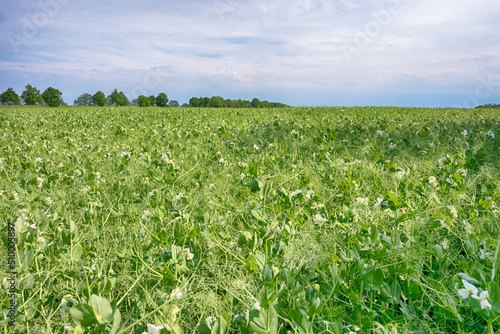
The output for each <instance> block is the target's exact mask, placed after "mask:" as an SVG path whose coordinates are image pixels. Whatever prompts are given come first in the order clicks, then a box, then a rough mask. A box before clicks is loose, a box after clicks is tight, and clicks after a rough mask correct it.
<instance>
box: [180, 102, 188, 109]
mask: <svg viewBox="0 0 500 334" xmlns="http://www.w3.org/2000/svg"><path fill="white" fill-rule="evenodd" d="M187 107H189V104H187V103H183V104H182V105H181V108H187Z"/></svg>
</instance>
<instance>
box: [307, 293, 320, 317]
mask: <svg viewBox="0 0 500 334" xmlns="http://www.w3.org/2000/svg"><path fill="white" fill-rule="evenodd" d="M320 305H321V299H319V298H317V297H316V298H315V299H314V300H313V302H312V304H311V307H309V311H307V315H308V316H309V317H314V316H315V315H316V314H317V312H318V309H319V306H320Z"/></svg>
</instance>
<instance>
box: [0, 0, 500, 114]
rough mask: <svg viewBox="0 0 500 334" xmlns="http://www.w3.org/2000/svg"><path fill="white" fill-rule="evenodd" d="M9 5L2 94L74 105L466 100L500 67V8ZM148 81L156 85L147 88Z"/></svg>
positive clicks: (395, 3) (398, 3)
mask: <svg viewBox="0 0 500 334" xmlns="http://www.w3.org/2000/svg"><path fill="white" fill-rule="evenodd" d="M6 2H8V6H7V7H6V11H5V12H3V13H2V15H1V16H0V29H2V31H3V32H5V33H4V34H2V35H1V36H0V43H2V45H3V49H2V53H1V54H0V74H2V77H1V78H0V83H1V86H2V87H3V86H5V88H6V87H7V86H9V87H10V86H11V85H13V82H15V83H17V84H18V85H22V87H24V85H25V84H27V83H31V84H37V82H40V84H42V83H43V84H47V83H48V82H50V80H53V81H52V83H51V85H53V86H57V85H58V83H59V82H61V83H62V82H64V83H67V82H73V84H70V85H67V84H66V85H65V89H63V93H65V95H66V94H68V95H70V98H69V99H67V100H71V101H72V100H73V99H74V98H76V96H78V95H79V94H81V93H83V92H79V91H78V89H81V88H82V87H95V88H94V89H95V90H98V89H101V88H100V85H105V86H106V87H108V86H109V87H113V85H115V86H116V87H118V86H120V87H123V88H122V89H124V91H126V92H130V93H127V94H132V92H134V91H139V90H141V89H142V90H146V91H147V92H150V93H151V94H153V93H157V92H158V91H160V90H163V89H165V90H166V89H169V90H171V91H173V92H175V93H176V94H179V95H180V96H186V97H189V96H190V95H191V94H192V95H196V94H201V95H209V94H211V93H212V92H214V91H217V92H219V94H218V95H224V96H225V97H236V98H237V97H239V96H229V94H247V93H248V92H251V93H252V94H256V95H263V96H267V95H268V92H274V93H276V94H277V95H279V97H280V98H282V99H283V102H287V101H295V102H294V103H297V96H299V95H300V97H301V100H300V101H299V102H298V103H299V104H311V105H314V104H316V103H315V100H314V99H316V100H322V101H328V99H329V97H331V96H333V95H335V94H340V95H343V96H347V94H350V93H353V94H350V96H352V104H356V99H359V100H366V99H367V97H369V96H372V97H373V93H374V92H376V93H377V94H380V96H387V97H388V98H387V100H388V101H395V100H396V101H397V100H398V98H392V97H391V98H389V97H390V96H391V95H394V94H396V95H397V94H400V95H401V94H406V95H408V94H412V92H415V91H434V92H439V91H441V92H443V94H448V93H449V92H456V93H457V94H463V89H464V88H463V87H466V86H467V84H470V86H471V87H474V85H475V84H476V83H477V80H479V78H480V77H481V76H484V75H486V74H488V73H491V72H492V71H494V70H498V65H499V60H498V57H497V55H498V54H499V51H500V43H499V42H500V36H499V35H498V33H497V31H499V28H500V23H499V21H498V19H497V18H498V17H499V16H500V4H496V3H492V2H491V1H488V0H478V1H476V2H470V1H464V0H458V1H451V0H443V1H440V2H435V1H430V0H421V1H411V0H407V1H404V0H391V1H385V0H377V1H372V2H370V3H369V4H366V3H364V2H361V1H355V0H344V1H333V0H307V1H303V0H301V1H299V0H292V1H290V0H287V1H285V0H270V1H263V0H253V1H242V0H213V1H189V2H185V1H180V0H174V1H168V2H166V1H157V0H148V1H143V2H134V1H95V0H91V1H85V2H83V1H76V2H73V1H69V0H42V1H40V2H19V1H11V0H8V1H6ZM152 74H154V75H155V76H156V77H157V78H159V79H157V84H156V85H148V84H146V85H145V84H144V83H143V82H144V81H147V79H145V78H148V76H151V75H152ZM13 78H15V79H13ZM23 80H32V82H26V81H25V82H24V83H22V81H23ZM91 82H93V83H94V85H93V86H92V85H91ZM22 87H18V88H17V89H22ZM137 87H139V88H140V89H138V88H137ZM204 91H206V93H204ZM298 91H303V92H308V93H307V94H309V96H311V97H308V95H307V94H299V95H297V92H298ZM66 92H68V93H66ZM226 92H227V93H226ZM287 92H288V94H287ZM131 97H132V98H133V97H134V96H131ZM275 100H276V99H275ZM378 100H379V99H374V101H378ZM407 100H408V99H407ZM433 101H435V100H433ZM443 101H444V100H443ZM289 103H291V102H289ZM332 103H335V101H334V100H332ZM433 103H434V102H433Z"/></svg>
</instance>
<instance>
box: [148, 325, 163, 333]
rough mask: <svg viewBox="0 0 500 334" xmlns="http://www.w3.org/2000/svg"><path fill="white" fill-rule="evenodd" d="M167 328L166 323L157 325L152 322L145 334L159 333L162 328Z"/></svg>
mask: <svg viewBox="0 0 500 334" xmlns="http://www.w3.org/2000/svg"><path fill="white" fill-rule="evenodd" d="M164 328H165V325H161V326H155V325H152V324H148V331H147V332H144V333H143V334H159V333H160V332H161V330H162V329H164Z"/></svg>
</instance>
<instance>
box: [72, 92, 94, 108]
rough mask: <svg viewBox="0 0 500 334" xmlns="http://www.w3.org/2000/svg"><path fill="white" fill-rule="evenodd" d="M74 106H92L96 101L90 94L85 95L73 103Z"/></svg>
mask: <svg viewBox="0 0 500 334" xmlns="http://www.w3.org/2000/svg"><path fill="white" fill-rule="evenodd" d="M73 104H74V105H75V106H91V105H93V104H94V101H93V98H92V95H90V94H89V93H83V94H82V95H80V96H79V97H78V98H77V99H76V100H75V101H74V102H73Z"/></svg>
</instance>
